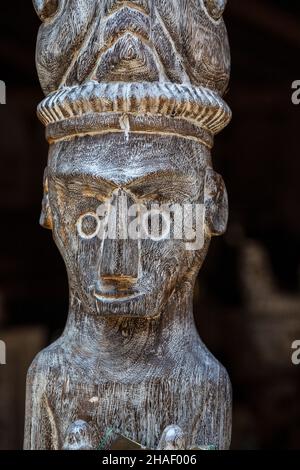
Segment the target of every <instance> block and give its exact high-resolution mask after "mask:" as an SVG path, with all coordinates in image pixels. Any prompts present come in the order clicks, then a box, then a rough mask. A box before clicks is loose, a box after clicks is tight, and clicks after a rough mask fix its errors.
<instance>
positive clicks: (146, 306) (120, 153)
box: [25, 0, 231, 449]
mask: <svg viewBox="0 0 300 470" xmlns="http://www.w3.org/2000/svg"><path fill="white" fill-rule="evenodd" d="M225 4H226V0H131V1H123V0H34V5H35V9H36V11H37V13H38V15H39V16H40V18H41V20H42V21H43V24H42V26H41V28H40V31H39V36H38V43H37V53H36V61H37V69H38V73H39V78H40V82H41V85H42V88H43V90H44V92H45V94H46V95H47V97H46V98H45V100H44V101H43V102H42V103H41V104H40V105H39V108H38V115H39V118H40V120H41V121H42V122H43V123H44V124H45V126H46V135H47V139H48V142H49V145H50V150H49V159H48V166H47V169H46V171H45V180H44V191H45V195H44V201H43V210H42V216H41V223H42V225H43V226H44V227H46V228H48V229H51V230H52V232H53V237H54V240H55V243H56V244H57V246H58V248H59V250H60V252H61V254H62V256H63V259H64V261H65V264H66V267H67V271H68V279H69V286H70V307H69V315H68V320H67V325H66V328H65V330H64V333H63V335H62V336H61V338H60V339H59V340H58V341H56V342H55V343H54V344H52V345H51V346H50V347H48V348H47V349H46V350H44V351H42V352H41V353H40V354H39V355H38V356H37V357H36V359H35V360H34V362H33V364H32V366H31V368H30V370H29V372H28V380H27V404H26V429H25V448H26V449H97V448H99V445H100V442H101V440H103V438H104V436H105V435H106V433H107V432H108V430H111V429H112V430H114V432H116V433H119V434H120V435H122V436H125V437H126V438H127V439H130V440H132V441H134V442H136V443H138V444H139V445H140V446H143V447H145V448H148V449H157V448H161V449H189V448H195V447H202V446H210V448H216V449H227V448H228V447H229V445H230V438H231V386H230V381H229V378H228V375H227V373H226V371H225V370H224V368H223V367H222V366H221V365H220V364H219V362H218V361H217V360H216V359H215V358H214V357H213V356H212V354H211V353H210V352H209V351H208V350H207V348H206V347H205V345H204V344H203V342H202V341H201V339H200V338H199V335H198V332H197V330H196V327H195V324H194V318H193V309H192V303H193V287H194V282H195V279H196V276H197V274H198V272H199V269H200V267H201V265H202V263H203V261H204V259H205V256H206V254H207V251H208V248H209V244H210V240H211V237H212V236H213V235H220V234H223V232H224V231H225V229H226V224H227V212H228V203H227V195H226V189H225V186H224V183H223V180H222V178H221V176H219V175H218V174H216V173H215V172H214V170H213V168H212V161H211V148H212V146H213V139H214V135H215V134H216V133H218V132H219V131H220V130H222V129H223V128H224V127H225V126H226V125H227V124H228V122H229V120H230V117H231V113H230V110H229V108H228V107H227V105H226V104H225V103H224V101H223V100H222V98H221V96H222V94H223V93H224V92H225V90H226V88H227V85H228V80H229V74H230V52H229V45H228V39H227V33H226V28H225V25H224V22H223V19H222V14H223V11H224V8H225ZM152 206H154V207H155V208H156V211H158V212H159V227H161V226H167V228H168V222H166V221H167V220H168V216H169V215H170V207H172V208H174V207H176V208H177V216H178V214H180V208H181V209H182V212H181V213H184V214H185V215H184V216H183V218H182V220H181V222H184V226H186V225H188V224H187V223H188V221H191V220H193V221H194V218H193V219H191V217H189V215H190V213H191V212H189V211H188V208H193V209H195V207H196V208H197V207H203V208H204V212H203V219H201V216H200V219H201V220H202V222H203V223H202V232H201V235H202V239H201V242H199V240H198V241H197V240H196V241H195V240H194V241H193V237H191V236H190V235H189V236H186V237H185V238H184V237H182V238H180V237H178V236H175V235H178V233H177V232H178V223H177V222H178V220H179V219H180V217H179V218H178V217H177V222H176V224H177V225H176V227H175V226H174V227H175V228H174V230H169V235H170V236H166V233H165V232H164V233H163V234H161V236H160V237H152V238H151V237H149V236H148V237H142V236H141V233H142V232H143V233H146V232H147V231H146V229H145V224H146V225H148V226H149V225H150V228H149V227H148V229H149V231H148V235H149V233H150V232H151V227H152V220H151V223H149V219H148V222H147V217H146V218H145V213H146V214H147V210H150V209H149V208H152ZM132 207H134V208H135V209H134V210H133V211H131V208H132ZM136 207H138V209H136ZM145 208H146V212H145ZM183 209H184V210H183ZM185 209H186V210H187V212H184V211H185ZM151 210H152V209H151ZM172 210H173V209H172ZM168 211H169V212H168ZM196 212H197V210H196ZM199 214H201V213H200V212H199ZM156 215H157V214H156ZM135 216H136V217H135ZM170 219H171V220H172V217H171V218H169V221H170ZM113 220H114V221H115V223H114V224H113V223H112V222H113ZM136 220H137V221H139V223H138V224H136V225H135V227H136V231H135V233H136V234H137V236H136V237H134V236H132V233H131V236H130V237H128V236H125V235H126V229H127V227H128V225H129V224H130V223H132V224H133V223H134V221H136ZM197 220H198V219H197ZM145 221H146V222H145ZM193 221H192V222H191V223H190V225H191V226H192V227H193V228H195V223H194V222H193ZM139 224H140V225H139ZM143 224H144V225H143ZM108 225H113V226H114V234H115V237H113V236H109V233H110V230H109V229H108ZM142 225H143V227H144V229H145V230H142V229H141V227H142ZM154 225H155V224H154V222H153V226H154ZM131 228H132V227H131ZM190 228H191V227H190ZM172 231H173V236H171V235H172V234H171V232H172ZM131 232H132V230H131ZM175 232H176V234H175ZM190 233H192V234H193V233H194V234H196V235H197V230H196V229H195V230H190ZM127 235H128V233H127ZM198 238H199V237H198ZM200 238H201V237H200Z"/></svg>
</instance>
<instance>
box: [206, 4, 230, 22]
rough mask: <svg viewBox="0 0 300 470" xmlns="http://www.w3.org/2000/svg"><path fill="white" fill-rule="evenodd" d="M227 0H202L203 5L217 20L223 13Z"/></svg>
mask: <svg viewBox="0 0 300 470" xmlns="http://www.w3.org/2000/svg"><path fill="white" fill-rule="evenodd" d="M226 3H227V0H204V6H205V8H206V10H207V12H208V14H209V16H211V17H212V18H213V19H214V20H216V21H217V20H219V19H220V18H221V16H222V15H223V13H224V10H225V7H226Z"/></svg>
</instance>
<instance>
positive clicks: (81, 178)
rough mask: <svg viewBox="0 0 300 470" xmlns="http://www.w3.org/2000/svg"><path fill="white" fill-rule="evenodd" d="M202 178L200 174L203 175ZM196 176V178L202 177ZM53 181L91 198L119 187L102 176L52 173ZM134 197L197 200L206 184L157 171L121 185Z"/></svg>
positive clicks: (190, 177) (62, 187)
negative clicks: (92, 194) (94, 194)
mask: <svg viewBox="0 0 300 470" xmlns="http://www.w3.org/2000/svg"><path fill="white" fill-rule="evenodd" d="M200 174H201V173H200ZM200 174H199V173H197V176H199V175H200ZM203 174H204V172H203ZM49 176H50V178H51V179H52V180H53V181H54V182H55V184H56V185H58V186H60V188H61V189H62V190H65V189H67V190H68V191H71V192H72V191H73V192H75V193H81V194H86V195H89V194H90V193H91V192H92V193H93V192H95V193H99V192H100V193H102V194H103V195H106V196H107V195H110V194H111V193H112V192H113V191H114V190H115V189H117V188H118V187H120V184H117V183H114V182H112V181H110V180H107V179H106V178H103V177H101V176H94V175H90V174H61V175H54V174H53V173H49ZM202 181H204V180H203V179H202ZM122 187H123V188H125V189H129V190H130V191H131V192H132V193H133V194H134V195H136V196H138V197H144V198H147V197H148V198H154V197H155V198H163V197H167V196H168V197H169V198H173V199H174V200H183V199H190V198H192V199H194V200H196V199H198V198H199V197H200V196H201V195H202V194H203V193H204V184H203V185H199V178H193V177H192V176H188V175H183V174H182V173H179V172H176V171H174V170H166V171H161V170H159V171H156V172H153V173H148V174H146V175H143V176H141V177H140V178H135V179H134V180H132V181H130V182H128V183H127V184H123V185H122Z"/></svg>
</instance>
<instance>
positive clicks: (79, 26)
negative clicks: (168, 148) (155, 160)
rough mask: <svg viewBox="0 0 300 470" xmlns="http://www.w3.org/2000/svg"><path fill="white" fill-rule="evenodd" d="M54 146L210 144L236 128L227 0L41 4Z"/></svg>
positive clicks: (46, 108) (40, 55) (41, 53)
mask: <svg viewBox="0 0 300 470" xmlns="http://www.w3.org/2000/svg"><path fill="white" fill-rule="evenodd" d="M34 4H35V7H36V10H37V13H38V14H39V16H40V17H41V19H42V20H43V25H42V26H41V29H40V33H39V39H38V46H37V68H38V73H39V78H40V81H41V84H42V88H43V90H44V92H45V94H46V95H48V96H47V98H46V99H45V100H44V101H43V102H42V103H41V104H40V106H39V108H38V115H39V118H40V119H41V121H42V122H43V123H44V124H45V125H46V126H47V138H48V140H49V142H53V141H57V140H61V139H66V138H71V137H72V136H74V135H86V134H98V133H108V132H125V133H127V134H128V133H129V132H137V133H141V132H142V133H145V132H146V133H154V134H176V135H182V136H183V137H185V138H190V139H196V140H198V141H200V142H202V143H203V144H205V145H206V146H208V147H211V146H212V143H213V136H214V134H216V133H217V132H219V131H220V130H222V129H223V128H224V127H225V126H226V125H227V124H228V122H229V120H230V117H231V113H230V110H229V108H228V106H227V105H226V104H225V103H224V101H223V100H222V98H221V96H222V95H223V94H224V92H225V90H226V88H227V84H228V80H229V73H230V52H229V45H228V39H227V32H226V27H225V25H224V22H223V19H222V13H223V11H224V8H225V5H226V0H131V1H125V0H110V1H106V2H103V1H101V0H34Z"/></svg>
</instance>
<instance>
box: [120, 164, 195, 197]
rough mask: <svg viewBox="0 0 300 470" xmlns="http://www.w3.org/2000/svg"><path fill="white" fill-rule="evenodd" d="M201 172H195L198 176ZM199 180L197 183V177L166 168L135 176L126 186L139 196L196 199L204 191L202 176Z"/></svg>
mask: <svg viewBox="0 0 300 470" xmlns="http://www.w3.org/2000/svg"><path fill="white" fill-rule="evenodd" d="M201 173H202V172H201ZM201 173H200V174H198V173H197V176H200V175H201ZM203 175H204V172H203ZM200 180H201V181H203V184H202V185H200V184H199V178H195V177H192V176H188V175H183V174H182V173H179V172H176V171H175V172H174V171H168V170H167V171H164V172H162V171H159V172H154V173H150V174H148V175H145V176H142V177H141V178H137V179H135V180H134V181H132V182H130V183H129V184H128V185H126V188H128V189H130V191H132V192H133V193H134V194H136V195H138V196H140V197H151V196H152V195H153V196H157V195H160V196H162V197H163V196H164V195H168V196H170V195H173V196H174V198H176V199H184V198H191V197H192V198H193V199H198V198H199V197H200V196H201V194H203V192H204V178H200Z"/></svg>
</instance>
